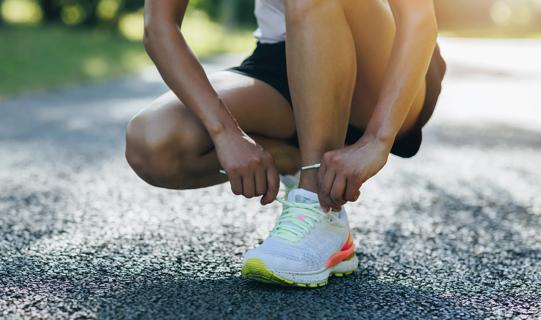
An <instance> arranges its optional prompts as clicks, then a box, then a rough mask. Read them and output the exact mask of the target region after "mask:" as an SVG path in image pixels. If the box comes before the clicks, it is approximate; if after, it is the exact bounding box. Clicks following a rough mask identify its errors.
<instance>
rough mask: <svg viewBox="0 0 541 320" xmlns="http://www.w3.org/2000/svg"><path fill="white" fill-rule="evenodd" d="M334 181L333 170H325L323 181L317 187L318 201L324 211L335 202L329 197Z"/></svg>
mask: <svg viewBox="0 0 541 320" xmlns="http://www.w3.org/2000/svg"><path fill="white" fill-rule="evenodd" d="M333 181H334V171H332V170H327V171H326V172H325V176H324V177H323V182H322V184H321V185H320V187H319V202H320V205H321V208H322V209H323V211H324V212H328V211H329V209H330V208H331V207H333V206H335V204H334V203H333V201H332V199H331V188H332V185H333Z"/></svg>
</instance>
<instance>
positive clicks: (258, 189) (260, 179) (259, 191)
mask: <svg viewBox="0 0 541 320" xmlns="http://www.w3.org/2000/svg"><path fill="white" fill-rule="evenodd" d="M266 192H267V171H266V170H265V168H260V169H258V170H257V171H256V173H255V195H256V196H262V195H264V194H265V193H266Z"/></svg>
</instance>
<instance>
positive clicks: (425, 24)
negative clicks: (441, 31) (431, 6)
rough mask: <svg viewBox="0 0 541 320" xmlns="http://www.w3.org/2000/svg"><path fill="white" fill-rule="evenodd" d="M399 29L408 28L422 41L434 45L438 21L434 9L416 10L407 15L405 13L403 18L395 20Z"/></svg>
mask: <svg viewBox="0 0 541 320" xmlns="http://www.w3.org/2000/svg"><path fill="white" fill-rule="evenodd" d="M397 25H398V27H399V28H400V29H403V30H408V31H409V32H411V33H412V34H414V35H415V36H416V37H420V38H422V39H423V41H426V42H429V43H433V44H434V46H435V45H436V41H437V38H438V22H437V20H436V14H435V13H434V10H428V9H426V10H416V11H415V12H412V13H411V14H409V15H405V16H404V19H400V20H398V21H397Z"/></svg>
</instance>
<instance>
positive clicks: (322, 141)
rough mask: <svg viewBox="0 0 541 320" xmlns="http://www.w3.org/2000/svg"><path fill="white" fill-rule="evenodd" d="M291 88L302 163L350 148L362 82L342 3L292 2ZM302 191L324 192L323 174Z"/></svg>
mask: <svg viewBox="0 0 541 320" xmlns="http://www.w3.org/2000/svg"><path fill="white" fill-rule="evenodd" d="M284 4H285V10H286V20H287V61H288V76H289V85H290V88H291V93H292V100H293V109H294V113H295V121H296V124H297V132H298V137H299V145H300V150H301V158H302V164H303V165H308V164H313V163H319V162H320V161H321V158H322V156H323V154H324V153H325V152H327V151H331V150H335V149H339V148H341V147H343V146H344V140H345V136H346V130H347V125H348V121H349V115H350V108H351V99H352V95H353V89H354V85H355V78H356V57H355V45H354V40H353V37H352V34H351V29H350V27H349V25H348V23H347V20H346V16H345V14H344V10H343V7H342V4H341V2H340V1H325V0H286V1H285V2H284ZM299 186H300V187H302V188H304V189H307V190H311V191H314V192H317V191H318V186H317V170H306V171H303V172H302V173H301V180H300V185H299Z"/></svg>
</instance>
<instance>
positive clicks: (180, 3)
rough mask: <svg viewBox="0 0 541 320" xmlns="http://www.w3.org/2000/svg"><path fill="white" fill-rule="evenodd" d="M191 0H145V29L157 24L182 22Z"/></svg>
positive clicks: (177, 24)
mask: <svg viewBox="0 0 541 320" xmlns="http://www.w3.org/2000/svg"><path fill="white" fill-rule="evenodd" d="M188 2H189V0H145V29H146V30H148V29H149V28H152V27H154V26H156V25H157V24H161V23H165V24H174V25H176V26H179V25H180V24H181V23H182V19H183V18H184V14H185V13H186V8H187V6H188Z"/></svg>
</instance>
